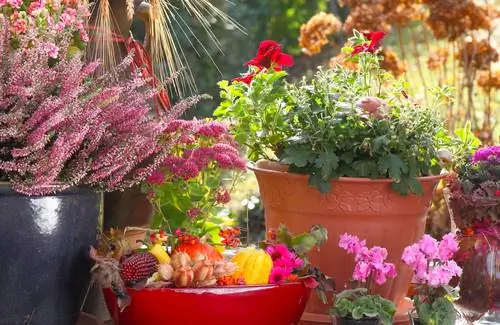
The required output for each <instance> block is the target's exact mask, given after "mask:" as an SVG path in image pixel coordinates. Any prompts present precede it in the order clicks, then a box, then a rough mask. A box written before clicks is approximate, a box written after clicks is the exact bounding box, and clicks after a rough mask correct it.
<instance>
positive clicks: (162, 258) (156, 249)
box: [149, 243, 170, 264]
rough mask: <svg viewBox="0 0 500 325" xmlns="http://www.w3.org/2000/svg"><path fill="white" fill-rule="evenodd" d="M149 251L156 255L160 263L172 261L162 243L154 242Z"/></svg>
mask: <svg viewBox="0 0 500 325" xmlns="http://www.w3.org/2000/svg"><path fill="white" fill-rule="evenodd" d="M149 252H150V253H151V254H153V255H154V256H155V257H156V259H157V260H158V262H160V264H163V263H170V256H168V254H167V252H166V251H165V248H163V245H162V244H160V243H158V244H154V245H153V247H151V248H150V249H149Z"/></svg>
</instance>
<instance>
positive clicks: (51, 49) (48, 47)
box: [41, 43, 59, 59]
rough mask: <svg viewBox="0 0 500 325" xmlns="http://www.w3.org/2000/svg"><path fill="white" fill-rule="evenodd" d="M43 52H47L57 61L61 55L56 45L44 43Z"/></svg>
mask: <svg viewBox="0 0 500 325" xmlns="http://www.w3.org/2000/svg"><path fill="white" fill-rule="evenodd" d="M41 48H42V51H43V52H45V54H47V55H48V56H49V57H51V58H53V59H57V56H58V55H59V47H58V46H57V45H55V44H54V43H43V44H42V45H41Z"/></svg>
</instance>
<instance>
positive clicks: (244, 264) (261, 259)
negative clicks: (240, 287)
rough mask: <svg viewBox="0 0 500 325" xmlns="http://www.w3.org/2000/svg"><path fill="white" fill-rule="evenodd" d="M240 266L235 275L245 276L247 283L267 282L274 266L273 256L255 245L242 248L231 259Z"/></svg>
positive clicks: (236, 276)
mask: <svg viewBox="0 0 500 325" xmlns="http://www.w3.org/2000/svg"><path fill="white" fill-rule="evenodd" d="M231 261H232V262H233V263H234V264H236V266H237V267H238V271H236V272H235V274H234V277H235V278H238V277H243V279H244V280H245V283H246V284H267V283H269V275H270V274H271V269H272V268H273V260H272V259H271V256H269V254H267V253H266V252H265V251H263V250H262V249H256V248H253V247H250V248H247V249H245V250H242V251H241V252H239V253H237V254H236V255H235V256H234V257H233V259H232V260H231Z"/></svg>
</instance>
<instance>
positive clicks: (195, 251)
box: [175, 241, 224, 262]
mask: <svg viewBox="0 0 500 325" xmlns="http://www.w3.org/2000/svg"><path fill="white" fill-rule="evenodd" d="M175 252H176V253H177V252H183V253H186V254H188V255H189V257H190V258H191V259H192V260H195V259H196V258H197V256H198V255H203V256H206V257H207V258H208V259H209V260H210V261H213V262H217V261H220V260H222V259H224V258H223V256H222V254H221V253H220V252H219V251H218V250H217V249H215V248H214V247H213V246H211V245H209V244H207V243H202V242H196V241H195V242H192V243H189V242H186V243H182V244H180V245H179V246H177V248H176V249H175Z"/></svg>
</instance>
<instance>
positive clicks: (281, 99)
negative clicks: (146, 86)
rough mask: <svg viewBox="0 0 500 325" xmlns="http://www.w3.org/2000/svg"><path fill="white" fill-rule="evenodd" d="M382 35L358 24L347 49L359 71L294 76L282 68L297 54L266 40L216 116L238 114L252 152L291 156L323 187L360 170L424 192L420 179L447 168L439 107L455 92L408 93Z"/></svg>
mask: <svg viewBox="0 0 500 325" xmlns="http://www.w3.org/2000/svg"><path fill="white" fill-rule="evenodd" d="M383 36H384V34H383V33H378V32H375V33H368V34H361V33H358V32H356V31H355V32H354V36H353V37H352V38H351V39H350V43H349V44H351V45H352V46H350V47H345V48H344V49H343V50H342V51H343V52H344V53H345V54H346V56H348V58H347V60H348V61H351V62H352V63H355V64H353V68H352V69H348V68H345V67H341V66H338V67H336V68H333V69H330V70H323V69H321V68H320V69H319V70H318V72H317V73H316V75H315V76H314V77H313V78H312V80H306V79H305V78H304V80H302V81H301V82H299V83H293V84H289V83H286V81H285V78H286V76H287V73H286V72H285V71H283V70H282V69H283V67H284V66H289V65H291V64H292V63H293V62H292V60H291V58H290V57H288V56H287V55H286V54H284V53H282V52H281V47H280V45H279V44H277V43H275V42H272V41H265V42H262V43H261V45H260V48H259V51H258V54H257V56H256V57H255V58H254V59H252V60H250V61H249V62H247V63H246V65H248V66H250V68H249V72H248V73H247V74H245V75H243V76H242V77H241V78H236V79H235V80H233V81H232V82H228V81H222V82H220V83H219V85H220V87H221V98H222V103H221V104H220V106H219V107H218V108H217V109H216V111H215V115H216V116H219V117H220V118H223V119H227V120H230V121H231V123H232V125H233V128H232V132H233V134H234V135H235V137H236V140H237V141H239V142H240V143H241V144H242V145H243V146H244V147H245V148H246V149H247V150H248V156H249V158H250V159H251V160H258V159H260V158H265V159H274V160H278V161H280V162H282V163H285V164H288V165H289V171H290V172H295V173H301V174H308V175H309V183H310V185H311V186H315V187H317V188H318V189H319V190H320V191H321V192H329V191H330V190H331V184H332V183H331V180H334V179H336V178H338V177H361V178H372V179H380V178H390V179H392V180H393V184H392V187H393V189H394V190H396V191H397V192H399V193H401V194H403V195H406V194H408V193H411V192H412V193H416V194H420V193H422V187H421V184H420V182H418V180H417V177H421V176H429V175H434V174H439V172H440V171H441V167H440V165H439V160H438V158H437V150H438V149H440V147H441V146H442V145H444V144H447V143H449V137H448V135H447V134H446V132H445V128H444V125H443V123H442V121H441V119H440V118H439V116H438V114H436V112H437V110H436V108H437V107H438V106H440V105H442V104H444V103H446V102H447V101H448V100H449V97H450V96H449V95H450V93H451V92H450V91H449V89H446V88H445V89H438V88H436V89H434V94H435V100H434V101H432V102H431V104H430V105H429V106H424V105H421V104H419V103H417V102H416V101H414V100H412V99H411V98H409V96H408V94H407V91H406V86H407V85H406V84H405V82H403V81H395V80H393V79H391V76H390V74H389V73H387V72H385V71H384V70H382V69H381V68H380V57H379V56H378V53H379V46H380V43H381V41H382V38H383Z"/></svg>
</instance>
